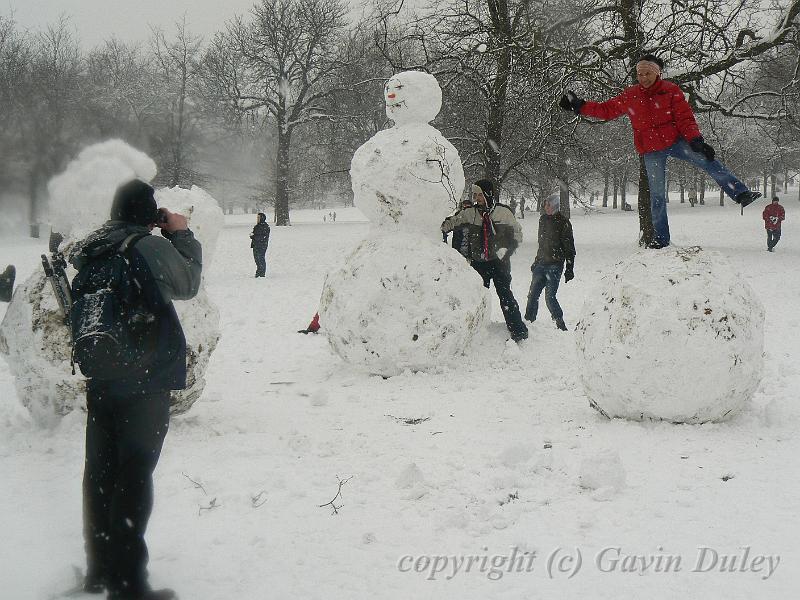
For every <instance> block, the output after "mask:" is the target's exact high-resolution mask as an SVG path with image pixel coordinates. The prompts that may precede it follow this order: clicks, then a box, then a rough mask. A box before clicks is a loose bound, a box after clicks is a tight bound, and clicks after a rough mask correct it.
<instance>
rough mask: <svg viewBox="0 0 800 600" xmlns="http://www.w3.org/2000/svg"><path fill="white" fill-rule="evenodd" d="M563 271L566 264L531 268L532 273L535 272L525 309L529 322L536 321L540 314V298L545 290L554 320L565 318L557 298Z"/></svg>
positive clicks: (540, 265)
mask: <svg viewBox="0 0 800 600" xmlns="http://www.w3.org/2000/svg"><path fill="white" fill-rule="evenodd" d="M563 269H564V263H556V264H554V265H546V264H538V265H536V264H535V265H533V267H532V268H531V271H533V277H532V278H531V289H530V290H529V291H528V305H527V306H526V307H525V318H526V319H528V320H529V321H535V320H536V315H537V313H538V312H539V296H541V295H542V290H544V301H545V303H546V304H547V309H548V310H549V311H550V316H551V317H553V319H554V320H558V319H563V318H564V311H562V310H561V305H560V304H559V303H558V298H556V293H557V292H558V284H559V282H560V281H561V272H562V271H563Z"/></svg>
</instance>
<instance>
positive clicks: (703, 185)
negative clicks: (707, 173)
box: [700, 177, 706, 204]
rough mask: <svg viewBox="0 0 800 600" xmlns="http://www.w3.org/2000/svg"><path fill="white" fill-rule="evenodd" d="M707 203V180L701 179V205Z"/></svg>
mask: <svg viewBox="0 0 800 600" xmlns="http://www.w3.org/2000/svg"><path fill="white" fill-rule="evenodd" d="M705 203H706V178H705V177H701V178H700V204H705Z"/></svg>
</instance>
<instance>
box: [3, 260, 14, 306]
mask: <svg viewBox="0 0 800 600" xmlns="http://www.w3.org/2000/svg"><path fill="white" fill-rule="evenodd" d="M16 277H17V269H16V268H15V267H14V265H8V266H7V267H6V270H5V271H3V272H2V273H0V302H11V296H12V294H13V292H14V279H16Z"/></svg>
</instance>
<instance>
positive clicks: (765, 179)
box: [761, 167, 769, 198]
mask: <svg viewBox="0 0 800 600" xmlns="http://www.w3.org/2000/svg"><path fill="white" fill-rule="evenodd" d="M768 179H769V173H768V172H767V167H764V179H763V184H762V189H761V193H762V194H763V195H764V197H765V198H766V197H767V180H768Z"/></svg>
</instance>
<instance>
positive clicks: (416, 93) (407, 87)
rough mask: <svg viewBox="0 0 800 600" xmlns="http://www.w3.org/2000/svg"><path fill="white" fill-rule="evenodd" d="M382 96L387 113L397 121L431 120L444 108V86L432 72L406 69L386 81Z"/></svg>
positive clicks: (404, 122)
mask: <svg viewBox="0 0 800 600" xmlns="http://www.w3.org/2000/svg"><path fill="white" fill-rule="evenodd" d="M383 99H384V100H385V101H386V116H387V117H389V118H390V119H391V120H392V121H394V124H395V125H405V124H406V123H430V122H431V121H433V120H434V119H435V118H436V115H438V114H439V110H440V109H441V108H442V88H440V87H439V82H438V81H436V77H434V76H433V75H431V74H429V73H423V72H422V71H405V72H403V73H398V74H397V75H394V76H392V77H391V78H390V79H389V81H387V82H386V85H385V86H384V88H383Z"/></svg>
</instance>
